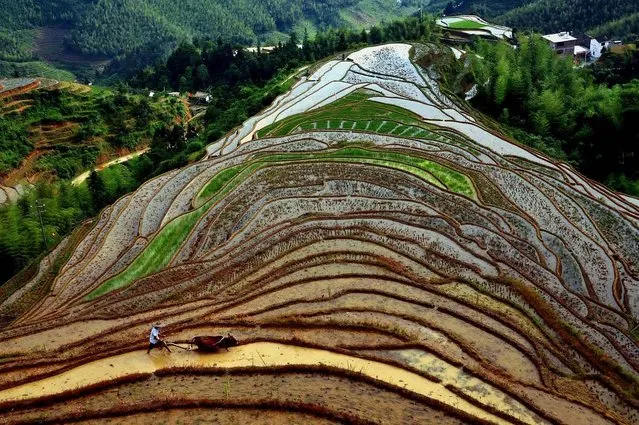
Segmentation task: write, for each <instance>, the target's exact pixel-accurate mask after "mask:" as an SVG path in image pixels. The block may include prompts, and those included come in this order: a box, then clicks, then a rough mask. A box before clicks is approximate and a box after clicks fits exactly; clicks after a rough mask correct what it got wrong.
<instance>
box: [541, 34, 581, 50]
mask: <svg viewBox="0 0 639 425" xmlns="http://www.w3.org/2000/svg"><path fill="white" fill-rule="evenodd" d="M544 39H545V40H547V41H548V42H549V43H550V47H552V49H553V50H554V51H555V52H557V54H558V55H564V56H568V55H571V56H572V55H574V54H575V46H576V45H577V39H576V38H575V37H573V36H572V35H570V33H569V32H568V31H563V32H558V33H557V34H546V35H544Z"/></svg>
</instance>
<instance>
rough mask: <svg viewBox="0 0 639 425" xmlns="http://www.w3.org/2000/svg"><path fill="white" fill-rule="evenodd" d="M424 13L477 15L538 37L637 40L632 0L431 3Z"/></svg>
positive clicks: (470, 0) (634, 4) (514, 0)
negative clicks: (566, 34)
mask: <svg viewBox="0 0 639 425" xmlns="http://www.w3.org/2000/svg"><path fill="white" fill-rule="evenodd" d="M426 10H428V11H430V12H434V13H440V12H442V11H443V13H444V14H446V15H459V14H468V13H471V14H476V15H479V16H482V17H484V18H490V19H491V20H493V21H495V22H496V23H500V24H503V25H508V26H511V27H514V28H517V29H520V30H533V31H536V32H541V33H552V32H559V31H582V32H588V33H589V34H592V35H594V36H597V37H602V38H622V39H625V40H635V39H636V38H637V33H638V31H637V17H636V15H637V13H639V6H637V2H636V1H633V0H583V1H582V0H580V1H577V0H495V1H490V2H486V1H483V0H461V1H454V2H449V1H445V0H439V1H432V2H430V3H429V4H428V6H427V7H426Z"/></svg>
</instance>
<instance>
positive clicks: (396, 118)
mask: <svg viewBox="0 0 639 425" xmlns="http://www.w3.org/2000/svg"><path fill="white" fill-rule="evenodd" d="M370 97H371V95H370V94H368V93H365V92H360V91H356V92H354V93H351V94H349V95H348V96H346V97H344V98H342V99H340V100H338V101H335V102H333V103H331V104H329V105H326V106H324V107H322V108H319V109H317V110H315V111H311V112H305V113H302V114H297V115H293V116H291V117H288V118H286V119H283V120H282V121H278V122H276V123H273V124H271V125H269V126H267V127H265V128H263V129H261V130H260V131H258V132H257V137H258V138H262V137H281V136H286V135H289V134H291V133H295V132H296V131H301V130H313V129H324V130H332V129H340V125H341V124H342V122H343V123H344V124H343V125H342V126H341V128H342V129H347V130H350V129H351V128H352V124H353V122H355V128H354V130H360V131H376V129H378V128H379V130H377V132H379V133H382V134H389V133H391V132H392V131H393V129H395V128H396V127H397V124H402V125H406V126H413V127H416V128H423V129H424V130H426V127H425V126H424V124H423V123H422V119H421V117H420V116H418V115H416V114H414V113H412V112H410V111H408V110H406V109H403V108H401V107H399V106H395V105H387V104H383V103H379V102H374V101H371V100H369V98H370ZM369 121H370V122H371V123H370V125H368V128H367V123H368V122H369ZM384 121H386V124H384ZM382 124H384V125H383V126H382ZM393 134H398V133H397V131H395V133H393Z"/></svg>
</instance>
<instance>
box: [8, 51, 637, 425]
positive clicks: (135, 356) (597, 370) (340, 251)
mask: <svg viewBox="0 0 639 425" xmlns="http://www.w3.org/2000/svg"><path fill="white" fill-rule="evenodd" d="M419 52H420V48H419V46H408V45H387V46H381V47H376V48H367V49H364V50H362V51H359V52H356V53H354V54H352V55H351V56H350V57H349V58H348V60H346V61H337V60H336V61H329V62H327V63H326V64H324V65H322V66H319V67H316V69H315V70H314V72H313V73H312V74H311V75H310V77H308V78H302V79H301V80H300V81H298V82H297V83H296V84H295V85H294V86H293V88H292V89H291V91H290V92H288V93H286V94H284V95H283V96H281V97H280V98H278V99H276V101H275V103H274V104H273V105H271V106H270V107H269V108H267V109H266V110H265V111H263V112H262V113H261V114H259V115H258V116H256V117H253V118H251V119H249V120H247V122H245V123H244V124H243V125H242V126H240V127H239V128H237V129H235V130H233V131H232V132H231V133H229V134H228V135H227V136H226V137H224V138H223V139H222V140H220V141H218V142H216V143H214V144H212V145H211V146H209V149H208V152H209V154H208V156H207V157H206V158H205V159H203V160H202V161H200V162H198V163H195V164H191V165H189V166H186V167H184V168H182V169H180V170H175V171H172V172H170V173H167V174H164V175H162V176H159V177H157V178H155V179H153V180H151V181H149V182H147V183H146V184H145V185H143V186H142V187H140V188H139V189H138V190H137V191H136V192H134V193H133V194H130V195H127V196H125V197H123V198H121V199H120V200H118V201H117V202H116V203H115V204H113V205H112V206H109V207H107V208H106V209H105V210H104V211H102V213H101V214H100V216H99V217H97V218H96V219H95V221H94V222H93V223H87V224H86V226H85V227H84V228H83V229H79V230H78V232H76V233H75V234H74V235H72V237H70V238H69V239H68V240H67V241H65V244H64V245H62V246H60V247H58V248H57V250H56V251H54V252H53V253H51V254H50V257H49V258H48V259H47V260H50V261H52V264H54V265H57V266H56V268H55V269H49V266H48V264H49V262H47V261H43V262H42V263H41V264H40V265H39V267H34V268H32V269H30V270H27V271H25V272H24V273H22V274H21V275H19V276H17V277H16V278H15V279H14V280H12V281H11V282H10V285H9V286H8V287H7V288H8V289H7V290H5V291H4V292H1V291H0V303H1V304H0V319H1V320H2V323H5V324H6V326H5V327H3V328H2V330H0V411H2V413H3V416H2V420H3V421H4V422H7V423H30V422H34V421H39V422H44V423H60V422H68V421H70V420H73V421H80V422H87V423H96V422H101V423H122V422H149V421H154V420H157V419H158V417H161V418H162V419H164V420H167V421H169V422H172V421H173V422H178V421H182V422H194V421H213V422H215V421H218V422H222V423H228V422H231V423H232V422H233V421H235V422H238V423H239V422H240V421H243V422H246V421H248V422H249V423H291V422H297V423H318V424H320V423H321V424H327V423H355V424H370V423H388V424H398V423H410V424H414V423H420V424H428V423H431V424H466V423H492V424H511V423H514V424H574V425H581V424H626V425H630V424H634V423H637V421H639V414H638V410H637V409H638V407H639V406H638V402H637V400H638V397H639V390H638V388H639V385H638V382H639V381H638V373H637V372H638V370H639V348H638V346H637V335H636V334H633V332H634V331H633V328H634V327H635V326H636V323H637V317H638V310H639V262H638V261H637V258H639V208H638V207H637V206H636V205H634V204H632V203H630V202H628V201H627V200H626V199H625V198H623V197H622V196H620V195H619V194H616V193H613V192H610V191H608V190H607V189H606V188H604V187H603V186H601V185H599V184H597V183H594V182H592V181H589V180H587V179H585V178H584V177H582V176H581V175H579V174H578V173H577V172H576V171H574V170H572V169H571V168H570V167H568V166H567V165H565V164H560V163H555V162H554V161H552V160H550V159H548V158H546V157H544V156H542V155H540V154H537V153H536V152H533V151H529V150H527V149H526V148H524V147H521V146H519V145H517V144H515V143H514V142H512V141H509V140H507V139H505V138H503V137H502V136H501V135H499V134H493V133H492V132H491V131H489V130H488V129H487V128H484V127H483V126H482V125H481V123H480V122H479V119H478V117H476V116H473V114H472V111H467V110H464V109H463V108H462V107H460V106H458V105H457V104H456V103H455V102H454V101H453V100H452V99H449V98H447V97H446V95H444V94H443V93H442V92H441V91H440V90H439V88H438V87H437V86H436V84H435V83H434V82H433V81H432V80H429V79H428V78H427V77H426V76H424V75H422V71H421V70H420V69H418V68H416V67H415V66H414V65H413V63H412V62H411V60H415V59H418V58H419ZM354 74H357V75H354ZM356 77H357V78H356ZM363 79H366V81H367V82H365V83H364V82H362V81H363ZM157 321H161V322H163V323H164V324H165V329H164V333H165V334H166V337H167V339H168V340H170V341H173V342H178V343H179V342H186V341H188V340H189V339H190V338H192V337H193V336H195V335H226V334H227V333H228V332H231V333H232V334H233V335H234V336H235V337H236V338H237V339H238V340H239V341H240V345H239V346H238V347H234V348H231V349H230V350H229V351H228V352H226V351H222V352H220V353H212V354H204V353H198V352H193V351H182V350H178V349H176V350H174V352H173V353H171V354H168V353H166V352H157V351H156V352H152V353H151V354H150V355H147V354H146V351H145V350H146V341H147V339H146V337H147V333H148V331H149V326H150V324H151V323H154V322H157ZM258 412H259V413H258Z"/></svg>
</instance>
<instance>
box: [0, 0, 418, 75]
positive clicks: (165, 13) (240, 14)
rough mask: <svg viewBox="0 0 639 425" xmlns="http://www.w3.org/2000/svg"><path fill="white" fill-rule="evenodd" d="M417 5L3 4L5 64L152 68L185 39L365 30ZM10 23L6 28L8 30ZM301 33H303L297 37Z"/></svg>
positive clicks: (359, 0) (371, 1)
mask: <svg viewBox="0 0 639 425" xmlns="http://www.w3.org/2000/svg"><path fill="white" fill-rule="evenodd" d="M416 3H417V1H416V0H405V1H403V2H401V3H400V4H398V3H397V2H396V1H395V0H304V1H301V2H298V1H290V0H267V1H258V0H240V1H238V0H233V1H230V0H188V1H183V2H175V1H169V0H159V1H150V0H142V1H140V0H102V1H86V0H85V1H80V2H74V1H69V0H62V1H56V2H51V1H48V0H47V1H44V0H25V1H22V2H18V3H15V2H10V1H8V0H0V22H3V27H2V29H0V61H3V60H4V61H13V62H24V61H32V60H42V61H46V62H47V63H52V64H56V65H58V66H62V67H64V68H67V69H78V70H80V71H82V69H83V67H82V65H84V68H95V69H103V68H104V66H105V63H107V62H108V59H110V58H111V59H112V58H114V57H116V56H126V55H132V54H134V55H136V56H143V57H145V58H146V63H145V64H151V63H153V62H154V60H155V59H157V57H158V56H161V55H162V54H164V53H166V52H168V51H169V49H171V48H173V47H175V45H176V44H178V43H179V42H181V41H184V40H187V41H190V40H191V39H193V38H208V39H211V40H217V39H218V38H223V39H225V40H230V41H233V42H240V43H243V44H245V45H253V44H255V43H256V42H257V40H258V38H259V39H260V41H261V42H262V43H263V44H264V43H270V44H272V43H276V42H277V41H279V40H282V39H285V38H286V37H287V35H286V34H287V33H288V32H289V31H291V30H292V29H293V28H296V29H297V30H298V31H301V29H302V26H304V27H307V28H310V29H311V31H314V30H315V29H321V28H327V27H329V26H333V27H339V26H342V25H351V26H368V25H371V24H374V23H379V22H380V21H381V20H383V19H389V18H397V17H399V16H402V15H408V14H411V13H413V12H415V10H416V7H415V4H416ZM5 23H6V24H5ZM300 35H301V32H300Z"/></svg>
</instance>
